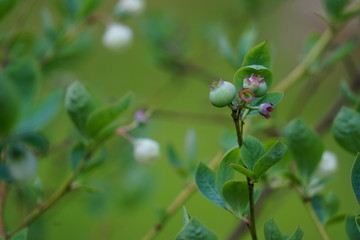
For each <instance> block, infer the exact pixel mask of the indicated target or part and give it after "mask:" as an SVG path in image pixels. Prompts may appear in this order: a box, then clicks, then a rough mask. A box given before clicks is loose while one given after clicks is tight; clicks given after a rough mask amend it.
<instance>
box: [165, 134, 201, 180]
mask: <svg viewBox="0 0 360 240" xmlns="http://www.w3.org/2000/svg"><path fill="white" fill-rule="evenodd" d="M184 150H185V155H186V156H185V159H182V158H181V157H180V156H179V154H178V153H177V152H176V150H175V148H174V147H173V145H168V146H167V157H168V160H169V162H170V164H171V166H172V167H173V168H174V169H175V171H177V172H178V173H179V174H180V176H181V177H184V178H189V177H192V176H193V174H194V172H195V170H196V165H197V161H196V154H197V141H196V133H195V131H194V130H193V129H189V130H188V132H187V134H186V136H185V148H184Z"/></svg>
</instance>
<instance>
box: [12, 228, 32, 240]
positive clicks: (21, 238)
mask: <svg viewBox="0 0 360 240" xmlns="http://www.w3.org/2000/svg"><path fill="white" fill-rule="evenodd" d="M27 235H28V229H27V228H24V229H22V230H21V231H20V232H18V233H16V234H15V235H14V236H13V237H12V238H10V240H26V239H27Z"/></svg>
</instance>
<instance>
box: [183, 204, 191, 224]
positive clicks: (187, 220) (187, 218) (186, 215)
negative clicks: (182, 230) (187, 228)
mask: <svg viewBox="0 0 360 240" xmlns="http://www.w3.org/2000/svg"><path fill="white" fill-rule="evenodd" d="M183 210H184V225H186V224H187V223H188V222H190V220H191V217H190V215H189V214H188V212H187V210H186V208H185V206H183Z"/></svg>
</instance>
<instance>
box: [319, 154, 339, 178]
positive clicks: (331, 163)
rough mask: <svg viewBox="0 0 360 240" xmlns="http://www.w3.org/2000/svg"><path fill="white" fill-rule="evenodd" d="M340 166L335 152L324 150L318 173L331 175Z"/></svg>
mask: <svg viewBox="0 0 360 240" xmlns="http://www.w3.org/2000/svg"><path fill="white" fill-rule="evenodd" d="M337 168H338V163H337V157H336V155H335V154H334V153H333V152H330V151H324V153H323V155H322V157H321V161H320V163H319V166H318V169H317V171H318V174H319V175H320V176H324V177H326V176H331V175H333V174H334V173H335V172H336V170H337Z"/></svg>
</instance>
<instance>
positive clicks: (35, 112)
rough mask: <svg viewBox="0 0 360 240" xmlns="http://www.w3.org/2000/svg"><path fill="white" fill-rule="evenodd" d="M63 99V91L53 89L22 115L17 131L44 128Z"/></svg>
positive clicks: (57, 111) (52, 118)
mask: <svg viewBox="0 0 360 240" xmlns="http://www.w3.org/2000/svg"><path fill="white" fill-rule="evenodd" d="M62 101H63V91H62V89H60V90H54V91H52V92H50V93H49V94H48V95H47V96H45V97H44V98H43V99H41V100H40V102H39V103H38V104H36V105H35V106H33V107H31V108H30V109H28V111H26V112H25V113H24V114H23V115H25V116H23V117H22V118H21V119H20V122H19V123H18V125H17V126H16V130H17V131H19V132H27V131H38V130H42V129H43V128H45V127H46V126H47V125H48V124H49V123H50V122H51V121H52V120H54V118H55V117H56V115H57V114H58V113H59V111H60V107H61V105H62Z"/></svg>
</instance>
